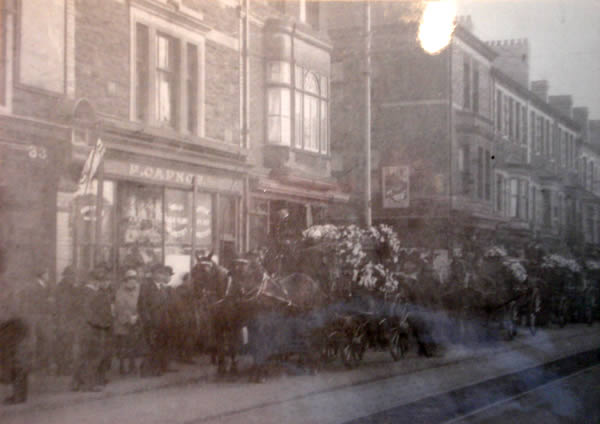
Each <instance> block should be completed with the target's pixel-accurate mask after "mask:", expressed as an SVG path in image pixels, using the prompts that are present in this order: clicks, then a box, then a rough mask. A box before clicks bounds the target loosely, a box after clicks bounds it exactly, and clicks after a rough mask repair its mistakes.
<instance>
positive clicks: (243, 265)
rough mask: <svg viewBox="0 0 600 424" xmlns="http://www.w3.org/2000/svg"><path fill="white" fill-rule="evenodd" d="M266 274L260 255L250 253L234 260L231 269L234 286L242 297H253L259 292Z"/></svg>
mask: <svg viewBox="0 0 600 424" xmlns="http://www.w3.org/2000/svg"><path fill="white" fill-rule="evenodd" d="M265 272H266V271H265V269H264V267H263V265H262V261H261V257H260V256H259V254H258V253H256V252H249V253H248V254H246V255H245V256H244V257H239V258H236V259H234V260H233V267H232V269H231V278H232V284H233V285H234V287H235V289H236V291H237V292H239V294H240V295H242V296H248V295H251V294H252V293H256V292H257V291H258V289H259V287H260V285H261V283H262V281H263V277H264V275H265Z"/></svg>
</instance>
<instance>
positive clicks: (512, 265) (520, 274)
mask: <svg viewBox="0 0 600 424" xmlns="http://www.w3.org/2000/svg"><path fill="white" fill-rule="evenodd" d="M502 263H503V264H504V266H506V267H507V268H508V269H509V270H510V272H511V273H512V275H513V276H514V277H515V278H516V279H517V281H518V282H519V283H523V282H525V280H526V279H527V271H526V270H525V267H524V266H523V264H521V262H519V260H518V259H515V258H508V257H507V258H504V260H503V261H502Z"/></svg>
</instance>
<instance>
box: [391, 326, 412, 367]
mask: <svg viewBox="0 0 600 424" xmlns="http://www.w3.org/2000/svg"><path fill="white" fill-rule="evenodd" d="M389 349H390V355H392V359H393V360H394V362H396V361H398V360H399V359H400V358H402V357H404V354H405V353H406V351H407V350H408V343H407V340H406V335H405V334H403V333H402V332H401V331H400V330H395V331H394V332H393V334H392V339H391V340H390V345H389Z"/></svg>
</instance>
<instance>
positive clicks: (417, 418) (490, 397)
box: [346, 349, 600, 424]
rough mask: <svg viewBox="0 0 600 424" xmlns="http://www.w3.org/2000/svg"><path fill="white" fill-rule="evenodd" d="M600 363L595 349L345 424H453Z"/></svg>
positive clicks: (599, 351)
mask: <svg viewBox="0 0 600 424" xmlns="http://www.w3.org/2000/svg"><path fill="white" fill-rule="evenodd" d="M598 364H600V349H592V350H588V351H585V352H580V353H577V354H574V355H570V356H568V357H565V358H561V359H557V360H554V361H551V362H548V363H545V364H542V365H539V366H535V367H530V368H527V369H525V370H521V371H517V372H514V373H511V374H507V375H503V376H500V377H497V378H491V379H489V380H486V381H483V382H480V383H476V384H472V385H469V386H466V387H461V388H458V389H455V390H452V391H449V392H446V393H442V394H438V395H434V396H430V397H427V398H424V399H421V400H418V401H415V402H412V403H409V404H405V405H400V406H398V407H395V408H391V409H387V410H384V411H381V412H378V413H375V414H372V415H369V416H366V417H362V418H358V419H354V420H351V421H347V422H346V424H378V423H392V422H393V423H396V422H398V423H400V422H410V423H411V424H416V423H445V424H450V423H454V422H456V421H458V420H460V419H463V418H465V417H467V416H469V415H472V414H474V413H477V412H479V411H481V410H484V409H486V408H488V407H490V406H494V405H498V404H499V403H502V402H505V401H508V400H512V399H515V398H516V397H518V396H521V395H523V394H526V393H528V392H530V391H532V390H535V389H539V388H541V387H544V386H545V385H548V384H551V383H554V382H557V381H560V380H561V379H564V378H566V377H570V376H573V375H575V374H577V373H580V372H583V371H585V370H587V369H589V368H590V367H594V366H597V365H598Z"/></svg>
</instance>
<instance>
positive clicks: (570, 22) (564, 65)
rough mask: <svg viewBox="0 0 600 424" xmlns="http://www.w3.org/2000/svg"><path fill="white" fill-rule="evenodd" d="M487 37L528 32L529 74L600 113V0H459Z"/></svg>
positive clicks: (552, 92)
mask: <svg viewBox="0 0 600 424" xmlns="http://www.w3.org/2000/svg"><path fill="white" fill-rule="evenodd" d="M456 1H457V8H458V14H459V15H471V18H472V20H473V25H474V32H475V34H476V35H477V36H478V37H479V38H481V39H483V40H503V39H513V38H527V39H528V40H529V49H530V58H531V62H530V66H531V67H530V74H529V75H530V80H531V81H535V80H542V79H545V80H548V82H549V84H550V91H549V94H550V95H561V94H571V95H572V96H573V104H574V106H587V107H588V108H589V110H590V119H600V0H456Z"/></svg>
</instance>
